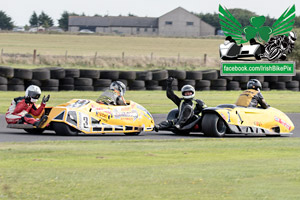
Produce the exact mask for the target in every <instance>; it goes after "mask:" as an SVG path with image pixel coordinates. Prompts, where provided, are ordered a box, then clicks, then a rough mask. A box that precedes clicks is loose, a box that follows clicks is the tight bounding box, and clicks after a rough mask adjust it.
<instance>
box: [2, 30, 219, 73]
mask: <svg viewBox="0 0 300 200" xmlns="http://www.w3.org/2000/svg"><path fill="white" fill-rule="evenodd" d="M0 36H1V37H0V46H1V52H2V53H1V64H7V65H12V66H19V65H22V66H31V65H34V66H43V65H46V66H63V67H77V66H80V67H81V68H82V67H88V68H100V69H123V70H124V69H135V70H137V69H139V68H142V69H154V68H173V69H174V68H178V69H189V70H195V69H197V68H199V67H202V66H206V67H207V66H209V67H217V66H219V59H218V57H219V55H218V48H219V45H220V43H222V42H223V40H222V39H200V38H161V37H130V36H127V37H121V36H100V35H69V34H29V33H22V34H21V33H1V34H0ZM34 49H35V50H36V51H37V57H36V59H35V61H34V63H33V51H34ZM204 55H205V56H204ZM204 57H205V59H204Z"/></svg>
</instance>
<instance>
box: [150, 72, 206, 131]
mask: <svg viewBox="0 0 300 200" xmlns="http://www.w3.org/2000/svg"><path fill="white" fill-rule="evenodd" d="M173 80H174V78H172V77H169V78H168V79H167V97H168V98H169V99H171V100H172V101H173V102H174V103H175V104H176V105H177V107H178V111H179V115H178V117H177V119H175V120H167V121H163V122H161V123H159V124H158V125H155V126H154V130H155V131H159V130H167V129H169V128H171V127H175V128H177V129H178V130H180V129H181V128H182V127H183V126H185V125H187V124H188V123H189V122H191V121H192V120H193V118H194V117H195V118H197V117H198V116H197V115H198V114H200V113H201V111H202V110H203V109H204V108H205V107H206V105H205V103H204V102H203V101H201V100H199V99H194V97H195V89H194V87H193V86H191V85H184V86H183V87H182V88H181V94H182V98H179V97H178V96H177V95H176V94H174V91H173V90H172V82H173ZM194 106H195V108H193V107H194Z"/></svg>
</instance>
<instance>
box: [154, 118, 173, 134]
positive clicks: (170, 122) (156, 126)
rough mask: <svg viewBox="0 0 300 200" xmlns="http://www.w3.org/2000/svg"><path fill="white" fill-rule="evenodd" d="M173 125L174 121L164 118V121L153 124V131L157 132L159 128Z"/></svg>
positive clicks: (165, 128) (164, 128) (166, 128)
mask: <svg viewBox="0 0 300 200" xmlns="http://www.w3.org/2000/svg"><path fill="white" fill-rule="evenodd" d="M173 125H174V122H173V121H171V120H166V121H163V122H161V123H159V124H157V125H155V126H154V128H153V129H154V131H155V132H158V131H160V130H168V129H169V128H171V127H172V126H173Z"/></svg>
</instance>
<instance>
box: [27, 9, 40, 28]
mask: <svg viewBox="0 0 300 200" xmlns="http://www.w3.org/2000/svg"><path fill="white" fill-rule="evenodd" d="M29 24H30V26H39V18H38V16H37V14H36V12H35V11H34V12H33V14H32V15H31V17H30V19H29Z"/></svg>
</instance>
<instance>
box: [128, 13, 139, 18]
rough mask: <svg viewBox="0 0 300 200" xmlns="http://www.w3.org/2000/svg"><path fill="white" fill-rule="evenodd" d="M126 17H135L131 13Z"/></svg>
mask: <svg viewBox="0 0 300 200" xmlns="http://www.w3.org/2000/svg"><path fill="white" fill-rule="evenodd" d="M128 17H137V15H135V14H132V13H128Z"/></svg>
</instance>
